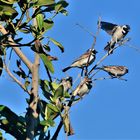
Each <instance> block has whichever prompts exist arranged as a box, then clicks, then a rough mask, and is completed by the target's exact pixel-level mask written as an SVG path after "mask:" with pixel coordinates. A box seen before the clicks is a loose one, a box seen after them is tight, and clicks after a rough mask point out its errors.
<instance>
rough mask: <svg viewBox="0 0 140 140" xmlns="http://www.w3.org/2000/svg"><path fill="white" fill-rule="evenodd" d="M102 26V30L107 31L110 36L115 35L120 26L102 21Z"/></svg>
mask: <svg viewBox="0 0 140 140" xmlns="http://www.w3.org/2000/svg"><path fill="white" fill-rule="evenodd" d="M100 25H101V29H103V30H104V31H106V32H107V33H108V34H109V35H113V33H114V31H115V30H116V28H117V26H118V25H116V24H113V23H109V22H104V21H101V23H100Z"/></svg>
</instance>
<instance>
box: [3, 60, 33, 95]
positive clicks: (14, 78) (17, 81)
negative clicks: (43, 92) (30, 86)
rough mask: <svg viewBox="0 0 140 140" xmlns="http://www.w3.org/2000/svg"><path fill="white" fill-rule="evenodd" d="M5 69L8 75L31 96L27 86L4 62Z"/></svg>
mask: <svg viewBox="0 0 140 140" xmlns="http://www.w3.org/2000/svg"><path fill="white" fill-rule="evenodd" d="M4 68H5V70H6V72H7V73H8V75H9V76H10V77H11V78H12V79H13V80H14V81H15V82H16V83H17V84H18V85H19V86H20V87H21V88H22V89H23V90H24V91H26V92H27V93H28V94H29V95H30V94H31V92H30V91H28V90H27V88H26V87H25V85H23V84H22V83H21V82H20V81H19V80H18V79H17V78H16V77H15V76H14V75H13V74H12V73H11V71H10V70H9V68H8V67H7V65H6V64H5V62H4Z"/></svg>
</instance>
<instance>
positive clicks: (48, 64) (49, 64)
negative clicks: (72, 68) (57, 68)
mask: <svg viewBox="0 0 140 140" xmlns="http://www.w3.org/2000/svg"><path fill="white" fill-rule="evenodd" d="M39 55H40V58H41V59H42V61H43V63H44V65H45V67H47V68H48V70H49V71H50V72H51V73H54V67H53V64H52V62H51V61H50V60H49V59H48V56H47V55H45V54H39Z"/></svg>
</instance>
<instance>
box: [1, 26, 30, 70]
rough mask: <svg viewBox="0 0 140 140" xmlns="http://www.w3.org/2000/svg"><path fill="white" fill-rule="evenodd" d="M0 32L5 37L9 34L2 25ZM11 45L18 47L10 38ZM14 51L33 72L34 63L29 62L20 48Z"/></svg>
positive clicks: (14, 48)
mask: <svg viewBox="0 0 140 140" xmlns="http://www.w3.org/2000/svg"><path fill="white" fill-rule="evenodd" d="M0 32H1V33H2V34H3V35H6V34H7V33H8V32H7V31H6V30H5V28H4V27H3V26H2V25H0ZM8 41H9V43H10V44H11V45H16V43H15V42H14V40H13V39H12V38H11V37H9V39H8ZM13 50H14V51H15V53H16V54H17V55H18V56H19V57H20V58H21V60H22V61H23V63H24V64H25V65H26V66H27V67H28V68H29V69H30V71H32V63H31V62H30V61H29V60H28V58H27V57H26V56H25V55H24V54H23V52H22V51H21V50H20V48H18V47H13Z"/></svg>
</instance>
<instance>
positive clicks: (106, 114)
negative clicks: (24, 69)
mask: <svg viewBox="0 0 140 140" xmlns="http://www.w3.org/2000/svg"><path fill="white" fill-rule="evenodd" d="M68 2H69V4H70V5H69V7H68V8H67V9H68V11H69V16H68V17H64V16H62V15H60V16H58V17H57V18H56V19H55V21H56V23H55V26H54V28H53V29H52V30H51V31H50V32H49V35H50V36H51V37H53V38H55V39H56V40H58V41H60V42H61V43H62V44H63V45H64V46H65V53H64V54H61V53H60V52H58V50H55V51H54V54H55V55H57V56H59V61H58V62H55V64H56V68H55V70H56V72H55V75H54V76H56V77H58V76H59V77H60V78H61V77H65V74H64V73H62V72H61V69H62V68H64V67H65V66H67V65H69V64H71V62H72V61H73V60H74V59H75V58H77V57H78V56H79V55H81V54H82V53H83V52H85V51H86V50H87V49H88V48H90V47H91V45H92V42H93V38H92V37H91V36H90V35H89V34H88V33H86V32H84V31H83V30H81V29H80V28H79V27H78V26H76V25H75V24H76V23H79V24H82V25H83V26H85V27H87V28H88V29H89V30H90V31H91V32H93V33H95V31H96V27H97V25H96V24H97V20H98V17H99V16H101V17H102V20H104V21H108V22H112V23H116V24H128V25H130V27H131V31H130V33H129V34H128V35H127V36H128V37H131V41H130V42H129V44H131V45H133V46H135V47H138V48H139V49H140V47H139V46H140V42H139V40H140V39H139V38H140V18H139V17H140V14H139V13H140V2H139V1H138V0H123V1H122V0H117V1H113V0H86V1H83V0H79V1H72V0H69V1H68ZM109 39H110V37H109V36H108V35H107V34H106V33H105V32H104V31H101V32H100V34H99V37H98V38H97V44H96V46H95V48H96V49H97V51H98V52H99V53H98V54H97V58H96V62H97V61H98V60H99V59H100V58H101V57H102V56H103V55H104V54H105V52H104V51H103V48H104V46H105V45H106V42H107V41H108V40H109ZM139 60H140V52H138V51H135V50H134V49H132V48H129V47H122V48H118V49H117V50H116V51H115V53H114V54H113V55H112V56H109V57H108V58H107V59H106V60H105V61H104V62H103V63H102V64H104V65H125V66H127V67H128V68H129V73H128V74H127V75H126V76H124V78H126V79H128V81H127V82H125V81H120V80H117V79H114V80H102V81H96V83H95V87H93V89H92V90H91V92H90V94H89V95H87V96H86V97H85V98H84V99H83V100H82V101H81V102H79V103H78V104H76V105H75V106H74V107H73V108H72V110H71V111H70V115H71V123H72V126H73V128H74V131H75V135H74V136H71V137H69V138H68V139H69V140H98V139H100V140H109V139H110V140H113V139H118V140H134V139H137V140H140V61H139ZM96 62H95V63H96ZM79 73H80V71H79V70H78V69H72V70H69V71H68V72H67V74H69V75H73V76H74V77H76V76H77V75H78V74H79ZM101 76H107V74H106V73H104V72H101V73H99V74H97V75H96V78H98V77H101ZM0 86H1V90H0V104H4V105H8V106H10V107H11V108H12V109H13V110H14V111H16V112H17V113H18V114H23V115H24V112H25V108H26V103H25V97H27V96H26V94H24V93H23V91H22V90H21V89H19V87H18V86H17V85H14V83H12V82H11V81H9V80H8V79H7V77H2V78H1V79H0ZM20 93H21V94H20ZM65 139H66V137H65V134H64V133H63V130H62V131H61V134H60V136H59V140H65ZM11 140H12V139H11Z"/></svg>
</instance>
